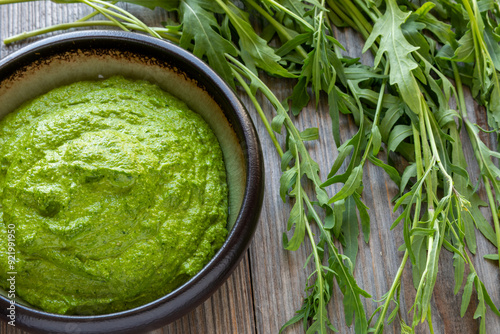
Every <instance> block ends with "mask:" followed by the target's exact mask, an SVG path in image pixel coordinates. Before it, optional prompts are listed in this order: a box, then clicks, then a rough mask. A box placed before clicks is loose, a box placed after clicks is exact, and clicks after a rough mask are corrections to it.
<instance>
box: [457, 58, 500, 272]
mask: <svg viewBox="0 0 500 334" xmlns="http://www.w3.org/2000/svg"><path fill="white" fill-rule="evenodd" d="M451 66H452V67H453V74H454V76H455V83H456V86H457V93H458V106H459V109H460V111H461V114H462V118H463V119H464V122H465V128H466V129H467V133H468V135H469V138H470V140H471V142H472V145H473V147H474V148H477V149H474V155H475V156H476V160H477V162H478V164H479V169H480V170H481V174H482V179H483V182H484V187H485V189H486V195H487V196H488V202H489V206H490V212H491V216H492V218H493V224H494V226H495V235H496V239H497V253H498V257H499V258H500V222H499V219H498V211H497V206H496V203H495V197H494V195H493V193H492V191H491V186H490V181H489V179H488V177H487V176H486V175H484V173H483V172H482V170H483V166H484V165H485V164H484V163H483V157H482V155H481V154H480V149H479V143H478V142H477V141H478V140H479V139H478V138H477V136H476V133H475V132H474V131H473V129H472V124H470V122H469V120H468V117H467V116H468V113H467V106H466V104H465V97H464V91H463V87H462V81H461V79H460V73H459V72H458V68H457V65H456V64H455V62H451ZM474 141H475V142H474ZM498 266H499V267H500V261H499V262H498Z"/></svg>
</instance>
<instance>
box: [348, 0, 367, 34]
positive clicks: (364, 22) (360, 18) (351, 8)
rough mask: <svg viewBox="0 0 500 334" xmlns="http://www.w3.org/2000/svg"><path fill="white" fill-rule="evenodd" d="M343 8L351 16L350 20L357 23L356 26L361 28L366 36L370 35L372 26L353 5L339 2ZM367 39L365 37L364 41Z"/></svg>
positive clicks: (349, 2)
mask: <svg viewBox="0 0 500 334" xmlns="http://www.w3.org/2000/svg"><path fill="white" fill-rule="evenodd" d="M341 1H342V3H343V4H344V6H345V9H346V10H347V11H348V12H349V13H350V14H351V16H352V19H353V20H354V21H356V22H357V24H358V26H360V27H363V29H365V30H366V31H367V32H368V34H371V32H372V30H373V27H372V25H371V24H370V23H369V22H368V21H367V20H366V19H365V17H364V16H363V14H361V12H360V11H359V10H358V9H357V8H356V6H354V5H353V3H352V2H351V1H350V0H341ZM366 38H367V37H365V39H366Z"/></svg>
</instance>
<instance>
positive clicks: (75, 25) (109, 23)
mask: <svg viewBox="0 0 500 334" xmlns="http://www.w3.org/2000/svg"><path fill="white" fill-rule="evenodd" d="M123 24H124V25H125V26H126V28H127V29H131V30H138V31H144V30H143V29H142V28H141V27H139V26H137V25H134V24H129V23H123ZM94 26H110V27H116V26H117V25H116V24H115V23H114V22H112V21H82V22H79V21H76V22H73V23H62V24H56V25H53V26H50V27H46V28H41V29H36V30H32V31H29V32H24V33H22V34H19V35H14V36H11V37H8V38H6V39H4V41H3V42H4V43H5V44H10V43H13V42H17V41H20V40H23V39H26V38H30V37H35V36H39V35H42V34H46V33H50V32H54V31H59V30H67V29H72V28H81V27H94ZM153 29H155V30H156V32H157V33H158V34H160V35H161V37H162V38H165V39H168V40H170V41H172V42H174V43H179V39H178V38H177V37H174V36H169V35H168V34H177V31H172V30H169V29H167V28H153ZM144 32H146V31H144Z"/></svg>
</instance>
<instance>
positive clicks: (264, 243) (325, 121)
mask: <svg viewBox="0 0 500 334" xmlns="http://www.w3.org/2000/svg"><path fill="white" fill-rule="evenodd" d="M123 6H124V7H125V8H127V9H128V10H131V11H132V12H133V13H134V14H135V15H136V16H138V17H139V18H141V19H142V20H144V21H145V22H146V23H147V24H149V25H154V24H156V25H158V24H160V22H161V21H164V20H165V19H166V18H167V14H166V13H165V12H163V11H161V10H155V11H149V10H145V9H142V8H140V7H137V6H133V5H123ZM88 13H90V10H89V9H88V8H87V7H84V6H81V5H56V4H53V3H50V2H35V3H24V4H17V5H5V6H0V38H1V39H2V40H3V39H4V38H6V37H7V36H11V35H13V34H17V33H21V32H23V31H27V30H32V29H35V28H40V27H44V26H48V25H51V24H55V23H63V22H70V21H73V20H75V19H78V18H79V17H82V16H84V15H86V14H88ZM336 37H337V38H338V39H339V41H340V42H341V43H342V44H343V45H344V46H345V47H346V50H348V51H347V53H346V55H348V56H351V57H361V59H362V61H363V62H365V63H367V64H369V63H370V62H371V61H372V58H371V56H370V55H369V54H364V55H362V54H361V47H362V43H361V39H360V38H359V36H357V35H356V34H355V33H353V32H351V31H336ZM34 40H35V39H30V40H27V41H23V42H20V43H16V44H14V45H11V46H5V45H2V46H1V47H0V57H2V58H3V57H5V56H6V55H7V54H9V53H11V52H13V51H14V50H16V49H18V48H20V47H22V46H24V45H26V44H27V43H30V42H32V41H34ZM265 81H266V83H267V84H268V85H269V87H271V88H272V89H273V91H274V92H275V94H276V95H277V96H278V98H281V99H284V98H285V97H287V96H288V95H289V94H290V93H291V89H292V87H293V86H292V84H293V83H291V82H287V81H283V80H279V79H276V78H270V77H266V78H265ZM240 96H241V99H242V101H243V103H244V104H245V105H246V106H247V108H248V110H249V112H250V114H251V116H252V118H253V120H254V122H255V125H256V127H257V131H258V133H259V135H260V139H261V143H262V148H263V151H264V157H265V159H264V162H265V170H266V175H265V177H266V191H265V197H264V207H263V210H262V214H261V219H260V224H259V226H258V228H257V231H256V234H255V237H254V239H253V241H252V244H251V246H250V249H249V251H248V254H247V255H246V256H245V257H244V258H243V260H242V262H241V263H240V265H239V266H238V268H237V269H236V270H235V272H234V274H233V275H232V276H231V277H230V278H229V280H228V281H227V282H226V283H225V284H224V285H223V286H222V287H221V289H219V290H218V291H217V292H216V293H215V294H214V295H213V296H212V297H211V298H210V299H208V300H207V301H206V302H205V303H203V304H202V305H200V306H199V307H198V308H196V309H195V310H194V311H192V312H191V313H189V314H188V315H186V316H185V317H183V318H181V319H179V320H177V321H176V322H174V323H172V324H170V325H168V326H166V327H164V328H163V329H159V330H157V331H153V332H150V334H160V333H169V334H170V333H172V334H173V333H222V334H225V333H262V334H268V333H278V331H279V329H280V327H281V326H282V325H283V324H284V323H285V322H286V321H287V320H288V319H290V318H291V317H293V315H294V312H295V310H297V309H298V308H300V307H301V303H302V299H303V297H304V296H305V293H304V288H305V285H306V278H307V276H308V275H309V273H310V272H312V264H309V265H308V266H307V267H306V268H305V269H304V268H303V267H302V266H303V264H304V263H305V261H306V258H307V256H308V255H309V254H310V250H311V247H310V245H309V244H308V243H307V242H305V243H304V244H303V246H302V247H301V248H300V249H299V250H298V251H296V252H289V251H285V250H284V249H283V247H282V242H281V240H282V235H283V233H285V232H286V221H287V219H288V215H289V212H290V209H291V204H290V203H283V202H282V201H281V199H280V197H279V178H280V175H281V172H280V160H279V157H278V155H277V154H276V151H275V149H274V147H273V144H272V142H271V140H270V139H269V136H268V135H267V133H266V130H265V127H264V125H263V124H262V121H261V120H260V119H259V117H258V116H257V114H256V112H255V110H254V109H253V107H252V106H251V103H250V101H249V99H248V98H246V97H245V95H244V94H243V93H241V94H240ZM467 103H468V107H469V108H471V110H472V108H474V110H476V113H477V116H476V117H477V120H474V121H477V122H478V123H479V124H485V117H484V111H483V110H481V108H478V107H477V106H476V105H475V104H474V102H473V101H472V99H471V98H470V96H469V97H468V99H467ZM264 112H265V113H266V116H267V118H268V119H269V120H270V119H272V117H273V116H274V115H273V110H272V107H271V105H270V104H269V103H264ZM296 121H297V123H296V124H297V126H298V128H299V129H305V128H308V127H318V128H319V132H320V138H321V139H320V140H319V141H318V142H314V143H311V144H310V145H309V148H310V151H311V155H312V157H313V158H314V159H315V160H316V161H317V162H318V163H319V165H320V169H321V175H320V176H321V178H322V179H323V180H324V179H325V178H326V175H327V173H328V171H329V168H330V166H331V165H332V163H333V161H334V159H335V158H336V156H337V150H336V148H335V145H333V137H332V131H331V123H330V118H329V116H328V106H327V105H326V103H325V102H324V101H321V103H320V104H319V106H318V107H317V110H316V107H315V106H314V105H313V104H310V105H309V106H308V107H307V110H305V111H304V112H303V113H302V114H301V115H300V116H299V117H298V118H297V120H296ZM340 122H341V124H340V129H341V138H342V140H346V139H348V138H350V137H351V136H352V135H353V134H354V133H355V132H356V131H357V126H356V125H355V124H354V122H353V119H352V118H350V117H347V116H345V117H344V116H343V115H341V117H340ZM462 135H463V136H464V141H463V142H464V143H467V140H465V135H466V134H465V132H463V133H462ZM484 139H485V140H490V141H493V140H494V138H493V137H487V138H484ZM279 140H280V141H283V140H284V138H283V136H280V137H279ZM464 148H465V150H466V157H467V159H468V162H469V163H470V165H471V167H470V173H471V178H472V179H473V181H474V182H476V181H477V175H478V174H477V166H476V165H475V164H474V163H472V161H473V152H472V148H471V147H470V145H466V144H464ZM343 168H345V166H343ZM363 182H364V185H365V188H364V192H363V200H364V202H365V203H366V205H368V207H369V208H370V211H369V214H370V217H371V237H370V241H369V243H368V244H365V243H364V241H363V236H362V234H360V236H359V245H360V247H359V253H358V260H357V263H356V267H355V272H354V274H355V278H356V280H357V282H358V284H359V285H360V286H361V287H362V288H363V289H365V290H366V291H367V292H368V293H370V294H371V295H372V297H373V299H380V298H381V297H382V295H383V294H384V293H386V292H387V290H388V289H389V287H390V286H391V283H392V280H393V278H394V276H395V274H396V272H397V270H398V267H399V264H400V261H401V259H402V257H403V254H402V252H398V251H397V249H398V247H399V246H400V245H401V244H402V243H403V237H402V228H401V227H397V228H396V229H395V230H393V231H390V226H391V224H392V222H393V221H394V219H395V218H396V217H397V215H398V212H396V213H394V212H393V203H392V202H391V199H392V198H393V197H394V196H395V195H396V193H397V187H396V185H394V184H393V183H392V181H391V180H390V179H389V177H388V176H387V175H386V174H385V173H384V172H383V171H382V170H381V169H380V168H378V167H375V166H373V165H367V166H366V168H365V173H364V178H363ZM339 188H340V187H339V186H338V185H337V186H336V187H330V188H329V189H328V191H329V192H330V194H333V192H335V191H336V190H338V189H339ZM482 195H484V194H482ZM484 213H485V215H486V217H489V216H488V213H487V211H484ZM490 220H491V219H490ZM477 240H478V242H477V245H478V250H477V254H478V255H476V256H472V258H473V259H474V266H475V267H476V270H477V272H478V274H479V275H480V276H481V278H482V280H483V282H484V283H485V285H486V288H487V289H488V291H489V292H490V294H491V296H492V299H493V301H494V303H495V304H496V305H500V288H499V284H498V283H499V282H500V272H499V270H498V267H496V266H495V264H494V263H492V262H488V261H484V260H483V259H481V256H482V255H483V254H489V253H493V252H494V248H493V246H492V245H491V244H490V243H488V242H487V241H486V240H485V239H484V238H483V237H482V236H481V235H479V234H477ZM338 247H339V248H342V246H341V245H340V244H338ZM453 285H454V281H453V267H452V254H450V253H449V252H447V251H445V250H444V251H443V252H442V253H441V257H440V264H439V276H438V281H437V283H436V288H435V293H434V296H433V299H432V314H433V325H434V331H435V333H449V334H454V333H477V332H478V325H479V322H478V321H477V320H474V319H473V314H474V310H475V305H476V301H475V298H476V295H475V293H474V294H473V297H472V302H471V305H470V307H469V309H468V311H467V314H466V315H465V317H464V318H460V314H459V305H460V302H461V297H460V295H461V292H460V293H459V295H453ZM414 297H415V289H414V288H413V281H412V275H411V268H410V265H409V264H407V266H406V268H405V272H404V274H403V278H402V292H401V309H402V310H409V309H410V307H411V305H412V304H413V300H414ZM364 303H365V305H366V309H367V312H368V314H369V315H370V314H371V313H372V312H373V311H374V310H375V309H376V307H377V306H378V305H379V304H377V303H375V302H374V301H373V300H371V299H365V300H364ZM329 314H330V319H331V321H332V323H333V324H334V326H335V327H336V328H337V329H338V330H339V332H340V333H354V328H353V327H352V326H351V327H348V326H347V325H346V323H345V320H344V311H343V305H342V294H341V292H340V290H339V289H338V287H336V288H335V290H334V291H333V296H332V301H331V303H330V304H329ZM400 316H401V319H403V320H404V321H406V322H407V323H408V322H411V313H402V314H400ZM396 319H398V318H396ZM303 332H304V331H303V329H302V327H301V324H296V325H294V326H293V327H291V328H289V329H288V330H287V331H286V333H303ZM399 332H400V326H399V324H398V323H397V321H396V322H395V323H393V324H392V325H389V326H387V327H386V329H385V333H399ZM429 332H430V331H429V328H428V326H427V325H426V324H422V325H420V326H419V327H418V328H417V333H429ZM487 332H488V333H498V332H500V319H499V318H498V317H496V316H495V315H494V314H493V313H492V312H491V311H488V314H487ZM0 333H1V334H14V333H22V332H21V331H18V330H15V329H13V328H11V327H9V326H7V325H6V324H5V323H4V322H1V323H0Z"/></svg>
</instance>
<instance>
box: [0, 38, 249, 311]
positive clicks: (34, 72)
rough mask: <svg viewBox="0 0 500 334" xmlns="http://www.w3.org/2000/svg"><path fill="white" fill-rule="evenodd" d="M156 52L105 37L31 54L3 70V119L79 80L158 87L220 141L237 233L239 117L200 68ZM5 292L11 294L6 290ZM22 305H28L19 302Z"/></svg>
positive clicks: (241, 183)
mask: <svg viewBox="0 0 500 334" xmlns="http://www.w3.org/2000/svg"><path fill="white" fill-rule="evenodd" d="M155 50H156V49H155ZM155 52H156V51H155ZM155 52H152V51H151V50H149V49H148V48H147V47H144V45H143V46H142V47H140V45H137V46H134V45H133V43H132V44H130V43H125V42H120V40H117V41H116V42H114V43H110V42H109V40H105V39H104V40H99V39H96V40H91V41H89V40H88V39H86V40H83V39H82V41H78V40H76V41H74V42H73V43H68V42H66V43H65V44H64V45H61V44H60V43H59V44H57V43H54V45H53V46H50V45H49V46H48V47H47V46H45V47H44V48H40V50H34V51H32V52H27V53H25V54H24V55H23V56H21V57H17V58H16V60H15V61H14V60H12V61H10V60H9V59H7V62H6V63H7V65H4V67H3V68H2V69H0V105H1V106H2V108H1V109H0V118H3V117H4V116H5V115H6V114H7V113H9V112H12V111H14V110H16V109H17V108H18V107H19V106H20V105H22V104H23V103H24V102H26V101H29V100H31V99H33V98H35V97H37V96H39V95H41V94H44V93H46V92H48V91H50V90H52V89H53V88H56V87H60V86H63V85H67V84H70V83H73V82H77V81H82V80H100V79H103V78H107V77H110V76H113V75H122V76H124V77H127V78H131V79H141V80H147V81H149V82H152V83H155V84H157V85H158V86H160V87H161V88H162V89H163V90H165V91H167V92H169V93H171V94H172V95H174V96H176V97H177V98H179V99H181V100H183V101H184V102H186V103H187V105H188V106H189V107H190V108H191V109H192V110H194V111H196V112H197V113H199V114H200V115H201V116H202V117H203V118H204V119H205V121H206V122H207V123H208V124H209V125H210V126H211V128H212V129H213V131H214V133H215V134H216V136H217V138H218V139H219V143H220V145H221V148H222V151H223V155H224V161H225V164H226V171H227V178H228V186H229V218H228V230H231V229H232V228H233V226H234V224H235V222H236V220H237V217H238V214H239V212H240V209H241V207H242V202H243V198H244V195H245V185H246V183H247V165H246V161H245V149H246V148H245V147H244V145H242V140H241V134H238V133H236V131H235V127H234V123H235V122H236V121H237V116H235V115H233V114H232V113H233V111H231V110H229V111H228V110H225V109H224V106H221V105H220V104H219V103H218V102H216V100H217V96H216V95H217V94H218V93H217V90H214V89H211V88H213V87H210V85H211V84H212V83H211V82H210V80H208V81H207V79H206V78H205V77H201V76H198V77H197V73H196V71H195V69H194V68H190V67H189V65H186V64H185V63H184V62H182V59H181V58H179V57H174V58H169V57H170V56H169V55H168V54H161V53H158V54H156V53H155ZM9 61H10V63H9ZM214 92H215V93H214ZM214 94H215V96H214ZM230 235H231V233H230ZM0 294H2V295H4V297H6V296H7V294H6V292H5V291H3V290H1V289H0ZM16 302H19V303H20V304H24V305H27V304H26V303H25V302H23V301H22V300H19V299H16Z"/></svg>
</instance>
